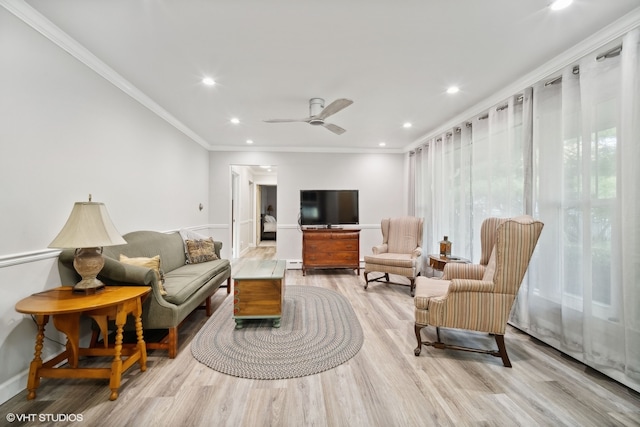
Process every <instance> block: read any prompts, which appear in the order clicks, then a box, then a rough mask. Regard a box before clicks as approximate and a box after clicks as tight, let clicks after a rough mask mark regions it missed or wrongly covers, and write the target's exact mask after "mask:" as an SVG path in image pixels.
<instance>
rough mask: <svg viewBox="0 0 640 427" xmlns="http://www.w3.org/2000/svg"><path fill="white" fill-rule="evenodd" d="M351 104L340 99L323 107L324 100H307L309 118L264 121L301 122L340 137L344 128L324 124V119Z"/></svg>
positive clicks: (349, 101) (346, 100)
mask: <svg viewBox="0 0 640 427" xmlns="http://www.w3.org/2000/svg"><path fill="white" fill-rule="evenodd" d="M351 104H353V101H352V100H350V99H345V98H340V99H336V100H335V101H333V102H332V103H331V104H329V105H327V106H326V107H325V106H324V99H322V98H311V99H310V100H309V117H305V118H304V119H269V120H264V122H266V123H288V122H303V123H308V124H310V125H313V126H323V127H325V128H326V129H328V130H329V131H331V132H333V133H335V134H336V135H342V134H343V133H345V132H346V130H345V129H344V128H341V127H340V126H338V125H334V124H333V123H326V122H325V119H326V118H327V117H329V116H332V115H334V114H336V113H337V112H339V111H342V110H344V109H345V108H347V107H348V106H349V105H351Z"/></svg>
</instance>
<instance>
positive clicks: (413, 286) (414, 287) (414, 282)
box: [409, 279, 416, 297]
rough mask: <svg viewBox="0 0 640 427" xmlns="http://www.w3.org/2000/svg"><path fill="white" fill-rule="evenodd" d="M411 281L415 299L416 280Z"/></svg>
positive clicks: (412, 294) (412, 293)
mask: <svg viewBox="0 0 640 427" xmlns="http://www.w3.org/2000/svg"><path fill="white" fill-rule="evenodd" d="M409 280H411V296H412V297H415V296H416V279H409Z"/></svg>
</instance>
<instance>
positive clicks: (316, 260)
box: [303, 251, 359, 266]
mask: <svg viewBox="0 0 640 427" xmlns="http://www.w3.org/2000/svg"><path fill="white" fill-rule="evenodd" d="M358 261H359V260H358V252H353V251H338V252H325V253H321V252H311V253H305V256H304V260H303V262H304V263H305V265H309V266H332V265H336V266H337V265H358Z"/></svg>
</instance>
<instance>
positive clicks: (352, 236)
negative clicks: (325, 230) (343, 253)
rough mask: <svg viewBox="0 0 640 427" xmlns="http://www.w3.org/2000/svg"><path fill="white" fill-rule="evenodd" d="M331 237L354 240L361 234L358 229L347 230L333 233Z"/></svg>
mask: <svg viewBox="0 0 640 427" xmlns="http://www.w3.org/2000/svg"><path fill="white" fill-rule="evenodd" d="M331 238H332V239H337V240H338V239H339V240H342V239H352V240H358V238H359V234H358V232H356V231H351V232H345V233H331Z"/></svg>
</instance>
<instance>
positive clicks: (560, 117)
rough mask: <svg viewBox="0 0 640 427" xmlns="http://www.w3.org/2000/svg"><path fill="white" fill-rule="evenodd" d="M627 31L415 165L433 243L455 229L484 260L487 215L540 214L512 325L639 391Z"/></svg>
mask: <svg viewBox="0 0 640 427" xmlns="http://www.w3.org/2000/svg"><path fill="white" fill-rule="evenodd" d="M621 43H622V49H621V51H620V50H619V49H618V50H616V49H613V50H612V51H610V52H608V54H607V55H605V56H603V57H600V58H599V60H596V55H597V54H598V53H600V52H597V53H594V54H593V55H589V56H588V57H585V58H583V59H582V60H580V61H578V62H577V63H575V64H571V65H570V66H567V67H566V68H565V69H563V70H559V71H558V75H557V76H556V77H555V78H553V79H550V80H548V81H542V82H539V83H537V84H535V85H533V87H531V88H527V89H525V90H524V91H523V93H520V94H516V95H514V96H513V97H511V98H509V99H507V100H505V102H504V103H501V104H499V105H496V106H494V107H493V108H491V109H489V110H488V111H487V112H485V113H483V114H480V115H479V116H477V117H474V118H472V119H470V120H469V122H468V123H463V124H460V126H459V127H456V128H454V129H451V130H450V131H447V132H445V133H444V134H443V135H441V136H438V137H436V138H433V139H431V140H429V141H427V142H426V144H425V145H424V146H423V147H421V148H420V149H418V150H416V154H415V163H414V169H413V172H412V174H413V177H414V187H413V189H414V195H415V201H416V203H415V214H416V215H418V216H422V217H424V218H425V236H424V242H425V244H424V246H425V250H426V252H427V253H436V252H437V243H438V241H439V240H441V239H442V237H443V236H444V235H448V236H449V238H450V240H451V241H452V242H453V249H452V252H453V254H455V255H459V256H463V257H465V258H469V259H472V260H473V261H474V262H477V261H478V260H479V258H480V236H479V231H480V224H481V223H482V221H483V220H484V219H485V218H486V217H489V216H498V217H510V216H515V215H520V214H523V213H526V214H530V215H533V216H534V217H537V218H539V219H540V220H542V221H543V222H544V223H545V229H544V231H543V232H542V235H541V237H540V240H539V242H538V247H537V249H536V252H535V254H534V257H533V259H532V261H531V264H530V266H529V269H528V273H527V276H526V277H525V279H524V281H523V283H522V286H521V289H520V292H519V294H518V297H517V299H516V303H515V305H514V310H513V312H512V316H511V323H512V325H514V326H516V327H518V328H520V329H522V330H525V331H527V332H528V333H530V334H531V335H533V336H536V337H537V338H540V339H542V340H543V341H545V342H546V343H548V344H550V345H552V346H554V347H555V348H558V349H559V350H561V351H563V352H565V353H566V354H569V355H571V356H572V357H574V358H576V359H578V360H580V361H583V362H584V363H586V364H587V365H589V366H592V367H593V368H595V369H597V370H599V371H601V372H603V373H605V374H606V375H608V376H610V377H612V378H614V379H616V380H618V381H620V382H622V383H624V384H626V385H628V386H629V387H631V388H633V389H635V390H637V391H640V30H638V29H636V30H633V31H631V32H630V33H628V34H626V35H625V36H624V37H623V38H622V40H621ZM612 52H613V53H612ZM617 53H620V54H619V55H617Z"/></svg>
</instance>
